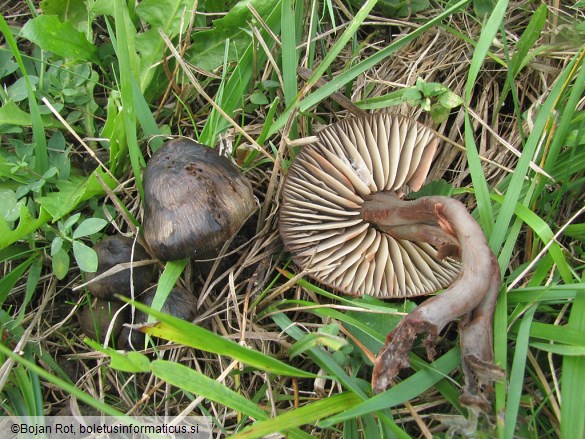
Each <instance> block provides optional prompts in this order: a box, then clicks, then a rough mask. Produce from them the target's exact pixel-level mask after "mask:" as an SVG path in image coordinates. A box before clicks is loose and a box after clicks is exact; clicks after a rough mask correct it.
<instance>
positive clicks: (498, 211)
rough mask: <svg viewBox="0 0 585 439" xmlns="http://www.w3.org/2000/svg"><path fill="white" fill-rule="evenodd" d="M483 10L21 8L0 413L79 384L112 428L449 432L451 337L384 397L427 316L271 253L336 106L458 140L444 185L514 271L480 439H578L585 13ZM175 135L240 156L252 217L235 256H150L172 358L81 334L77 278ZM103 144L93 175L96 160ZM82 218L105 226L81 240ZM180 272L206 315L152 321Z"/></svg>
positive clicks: (0, 69) (455, 409) (6, 85)
mask: <svg viewBox="0 0 585 439" xmlns="http://www.w3.org/2000/svg"><path fill="white" fill-rule="evenodd" d="M415 3H416V4H419V3H420V4H423V3H424V2H413V3H412V4H413V5H414V4H415ZM480 3H481V4H480ZM484 3H485V4H487V3H489V2H478V1H469V0H461V1H456V2H439V3H438V4H437V5H436V6H434V7H430V6H428V5H426V6H424V5H423V6H424V7H423V9H422V10H421V11H418V12H413V13H411V14H409V15H408V14H406V15H399V16H393V17H391V18H392V20H393V21H388V20H387V18H388V17H385V18H384V17H382V15H383V14H384V12H383V11H386V12H387V11H388V10H389V9H381V8H382V6H385V7H391V8H392V7H393V10H394V11H395V12H396V11H403V10H400V9H398V8H397V5H396V2H393V1H390V0H388V1H385V2H382V1H376V0H365V1H357V0H355V1H354V0H352V1H346V2H340V3H339V4H338V3H335V2H329V1H328V2H304V3H301V2H296V1H294V0H250V1H246V2H244V1H242V2H229V4H228V5H226V4H223V3H221V2H213V1H208V2H204V3H202V2H199V3H198V4H197V11H196V12H197V13H193V11H192V10H191V9H192V7H193V2H190V1H187V0H164V1H161V2H150V1H143V2H139V3H138V4H137V5H136V7H134V6H129V5H130V4H129V3H127V2H119V1H116V2H113V3H112V7H111V8H110V7H108V5H107V2H96V3H95V4H94V5H93V6H92V7H91V8H90V9H87V7H86V4H85V2H74V4H71V5H70V6H69V9H65V8H64V7H63V6H61V3H60V2H52V1H48V2H43V4H42V5H41V13H40V14H38V17H37V14H36V11H31V10H29V9H28V6H27V5H26V3H25V2H22V5H19V6H13V7H12V9H10V11H8V12H7V13H5V14H4V15H3V16H2V17H0V32H1V33H2V35H3V36H4V40H5V41H6V44H5V45H4V46H2V47H0V79H1V80H2V84H3V87H2V90H0V104H1V106H0V143H1V145H0V208H1V209H2V210H1V211H0V261H1V262H2V270H3V272H2V278H1V279H0V306H1V309H0V320H1V321H2V342H1V343H0V364H3V365H2V366H1V367H0V395H1V396H0V405H1V407H2V410H3V411H4V412H6V413H9V414H15V415H38V414H42V413H45V414H55V413H56V412H57V411H58V409H61V408H63V407H65V406H67V405H68V402H69V398H70V397H72V396H73V397H75V398H77V399H78V400H79V401H82V402H83V403H84V404H86V405H88V406H91V407H94V408H95V409H98V410H100V411H102V412H104V413H106V414H109V415H113V416H119V415H121V414H123V413H127V412H129V413H130V414H136V413H144V414H152V413H157V412H158V411H160V410H161V401H164V404H165V408H164V410H166V412H165V413H169V414H170V415H173V416H174V415H176V414H178V413H180V412H181V411H182V410H184V409H185V408H186V407H187V406H189V404H194V406H192V407H190V409H191V410H192V411H193V413H197V414H202V415H207V414H211V415H212V416H214V417H216V424H217V425H221V427H218V431H219V430H221V431H222V434H223V435H225V436H230V435H235V437H242V438H243V437H250V438H252V437H264V436H267V435H270V434H273V433H277V432H286V434H288V435H289V436H290V437H311V436H319V437H335V436H341V435H343V437H347V438H357V437H388V438H394V437H399V438H409V437H428V436H429V433H428V432H429V431H430V432H431V434H433V435H435V436H436V437H439V438H441V437H446V436H447V431H446V428H445V427H444V426H442V425H441V422H440V421H439V420H438V418H440V417H441V416H444V415H448V416H460V415H465V414H466V413H465V410H464V409H463V408H462V406H461V405H460V404H459V401H458V397H459V394H460V390H461V386H462V385H463V378H462V375H461V372H460V367H459V366H460V358H459V356H460V352H459V348H458V343H457V339H456V335H455V332H454V330H453V329H449V330H448V331H447V333H446V334H445V337H444V338H443V339H442V341H441V344H440V354H439V355H438V356H437V358H436V359H435V361H433V362H428V361H427V358H426V356H425V353H424V349H423V348H422V346H421V344H420V343H419V344H417V346H416V347H415V349H413V352H412V353H411V365H412V370H410V371H406V372H405V373H404V374H402V375H401V380H400V382H398V383H397V384H396V385H395V386H393V387H391V388H389V389H388V390H387V391H385V392H383V393H381V394H379V395H375V394H373V393H372V391H371V388H370V383H369V379H370V376H371V370H372V364H371V357H372V355H375V354H376V352H377V351H378V349H379V348H380V347H381V346H382V345H383V343H384V338H385V336H386V334H387V332H388V331H389V330H390V329H391V328H392V327H393V325H395V324H396V323H397V322H398V321H399V319H400V318H401V316H402V315H403V313H406V312H409V311H410V310H412V309H413V308H414V306H415V305H416V304H415V303H414V302H411V301H402V302H389V303H383V302H380V301H377V300H375V299H372V298H361V299H355V298H350V297H345V296H339V295H337V294H336V293H335V292H334V291H331V290H327V289H324V288H322V287H320V286H318V285H316V284H314V282H312V281H311V280H310V279H309V278H308V277H304V276H300V275H299V274H298V273H300V270H299V269H298V268H297V267H295V265H294V264H293V263H292V262H291V261H290V260H289V255H288V254H287V253H286V252H285V251H283V250H282V247H281V244H280V242H279V238H278V233H277V227H278V221H277V220H278V205H279V192H280V188H281V185H282V182H283V180H284V176H285V174H286V170H287V169H288V166H289V165H290V163H291V162H292V160H293V159H294V156H295V154H296V153H297V152H298V146H297V145H298V143H294V141H295V140H297V139H299V138H301V139H302V138H303V137H307V136H310V135H312V134H313V133H314V132H315V131H316V130H317V129H318V128H319V127H320V126H322V125H324V124H328V123H331V122H334V121H336V120H339V119H343V118H345V117H347V116H348V112H347V111H346V110H344V109H343V107H342V105H341V104H340V103H339V102H337V101H338V98H337V96H338V95H336V93H341V94H343V95H345V96H346V97H350V98H352V99H353V100H354V102H356V103H357V104H358V107H359V105H362V108H374V107H373V106H375V108H376V109H377V110H376V111H378V110H390V111H396V112H400V113H403V114H407V115H413V116H415V117H417V118H418V119H419V120H421V121H423V122H425V123H427V124H430V125H433V127H434V128H436V129H437V131H439V132H440V133H441V134H443V135H445V136H447V137H449V138H450V139H451V141H452V142H454V143H456V144H457V145H459V146H462V147H463V151H461V150H459V149H456V148H452V147H451V146H450V144H449V143H447V142H445V143H444V145H443V146H442V147H441V150H440V152H439V158H438V159H437V163H436V164H435V167H436V173H437V178H441V177H442V178H445V179H446V180H447V181H449V183H451V182H455V181H457V182H458V183H457V184H456V186H457V189H459V188H461V190H457V191H455V193H456V194H458V197H460V199H461V200H463V201H464V202H466V203H468V205H469V206H470V207H472V208H473V214H474V216H475V217H476V218H477V219H478V221H479V223H480V224H481V226H482V228H483V230H484V232H485V233H486V236H487V238H488V240H489V244H490V247H491V248H492V250H493V251H494V252H495V253H496V255H497V257H498V263H499V265H500V268H501V272H502V285H501V289H500V296H499V300H498V304H497V308H496V312H495V316H494V351H495V360H496V362H497V363H498V364H499V365H500V366H501V367H502V369H503V370H504V371H505V373H506V379H505V380H503V381H501V382H498V383H496V385H495V394H494V407H493V413H492V414H491V419H490V422H488V421H487V420H486V419H480V422H479V424H478V429H479V432H480V433H479V434H480V437H481V436H482V435H483V436H482V437H499V438H502V439H504V438H505V439H507V438H515V437H522V438H533V437H538V438H541V437H550V438H554V437H562V438H567V439H573V438H578V437H583V436H585V420H584V419H583V416H582V410H583V407H585V392H583V391H582V388H583V386H582V383H583V382H584V381H585V361H584V358H583V355H584V352H585V345H584V343H583V340H584V336H585V317H584V316H585V280H584V279H583V273H584V267H585V263H584V262H583V261H584V260H585V242H584V241H585V233H583V230H584V227H585V226H584V222H583V213H585V212H584V209H583V196H582V194H583V187H585V172H584V171H585V149H584V148H583V145H584V144H585V112H584V108H583V94H584V91H585V68H583V64H584V57H585V46H584V44H583V41H585V32H584V31H583V28H584V27H583V26H584V23H585V12H584V11H583V8H582V7H581V8H579V7H578V6H577V7H572V6H570V5H566V7H567V8H568V9H567V11H566V13H565V12H559V11H557V10H556V9H554V8H552V7H549V6H548V5H547V4H540V3H539V4H536V3H534V2H529V1H528V2H523V3H519V4H517V3H514V4H512V3H511V2H508V1H506V0H499V1H496V2H493V4H491V6H490V13H489V15H488V16H481V15H476V11H477V10H479V9H478V8H480V6H482V5H484ZM484 6H485V5H484ZM403 12H404V11H403ZM569 12H570V13H569ZM217 13H220V15H214V14H217ZM35 17H36V18H35ZM47 29H49V30H50V29H57V30H58V32H56V33H55V34H54V35H52V37H51V36H50V32H49V31H48V30H47ZM575 41H577V42H579V41H580V43H575ZM299 68H307V69H310V73H309V78H308V80H303V79H302V77H301V76H300V75H299V74H298V69H299ZM419 78H420V80H419V81H418V82H417V79H419ZM320 80H325V81H326V82H325V83H324V84H322V85H320V86H316V84H317V82H318V81H320ZM421 84H438V86H439V87H438V88H437V90H439V89H440V90H441V92H443V93H446V92H448V93H453V96H455V95H457V96H458V97H460V98H461V102H463V104H462V106H457V105H456V104H455V107H454V108H451V107H449V108H448V111H450V117H449V118H448V119H447V121H446V122H437V123H434V122H433V117H431V115H430V114H429V113H428V112H426V111H424V110H423V108H426V106H427V105H428V104H430V103H435V104H436V102H437V101H439V100H438V98H437V96H433V92H432V89H431V88H429V89H428V90H430V92H429V95H424V93H422V94H421V93H419V94H418V95H417V96H418V98H417V99H410V98H408V96H410V95H409V93H411V92H413V91H417V90H418V91H420V90H419V89H422V88H421V87H423V85H421ZM443 84H444V85H443ZM457 102H459V101H457ZM47 103H50V106H49V105H47ZM360 103H361V104H360ZM51 107H52V108H51ZM445 108H446V107H445ZM445 108H443V109H442V110H445ZM57 113H58V114H57ZM477 119H481V120H482V121H483V123H484V124H486V125H487V126H489V127H490V128H491V129H492V130H493V131H494V132H495V133H496V134H497V135H498V137H500V138H502V139H504V141H505V142H507V143H509V144H510V145H512V146H513V147H514V148H515V149H517V150H518V151H520V153H521V154H520V156H519V157H516V155H514V153H512V152H510V151H508V150H507V149H506V145H505V144H503V143H501V142H499V141H498V139H497V138H496V136H493V135H492V134H491V133H490V131H489V130H486V129H485V128H484V127H483V126H482V125H481V124H479V123H478V120H477ZM163 134H172V135H185V136H188V137H193V138H195V139H197V140H198V141H199V142H202V143H205V144H208V145H210V146H215V145H216V144H217V143H218V142H219V141H220V140H221V142H222V143H223V144H226V145H231V146H232V148H233V150H232V155H233V156H234V158H236V157H237V158H238V164H239V165H240V166H241V167H242V168H243V171H244V172H245V173H246V175H247V176H248V177H249V178H250V179H251V180H252V182H253V185H254V188H255V193H256V195H257V196H258V198H259V203H260V207H259V210H260V213H259V215H258V219H257V223H256V224H253V225H252V226H250V227H249V229H250V230H253V231H255V232H256V234H254V232H250V230H243V231H242V241H241V242H238V243H237V245H236V244H234V246H233V247H232V248H231V252H232V253H231V255H230V256H229V258H231V259H229V261H230V263H229V264H227V265H226V264H223V265H222V264H221V263H218V264H216V265H214V266H213V268H211V269H209V268H208V267H206V268H204V269H200V268H199V266H198V264H195V263H193V262H189V261H186V260H185V261H174V262H168V263H166V264H158V265H157V267H156V270H157V272H158V274H159V278H158V288H157V297H156V299H155V300H154V302H153V308H154V309H155V311H152V317H151V318H152V319H157V320H160V321H161V322H162V323H160V324H158V325H157V326H154V327H152V328H150V329H149V330H148V332H150V333H151V335H152V336H156V337H159V338H160V339H165V340H172V341H173V342H174V343H175V344H172V345H168V346H166V345H164V344H163V342H162V341H160V340H159V342H158V345H157V344H156V343H155V344H150V345H149V347H148V349H147V350H145V351H144V352H142V353H131V354H130V355H122V354H120V353H116V352H115V351H113V350H111V348H107V347H104V346H101V347H100V345H99V344H96V342H95V341H93V342H87V343H86V342H84V341H83V340H84V337H83V334H80V333H79V325H78V323H77V319H76V317H75V316H76V314H77V313H78V311H79V309H80V308H81V307H82V306H84V305H85V303H86V302H87V298H86V296H85V294H84V289H83V288H81V292H82V294H80V293H79V292H78V290H77V289H76V290H73V288H74V287H78V286H80V285H82V284H83V282H84V279H85V273H84V272H83V271H82V270H81V268H85V269H87V266H88V265H89V264H88V263H87V262H88V261H90V260H92V258H93V254H92V253H91V250H89V248H90V247H91V246H92V245H93V244H94V243H95V242H97V241H98V240H99V239H101V237H102V236H104V234H108V235H109V234H114V233H117V232H118V231H121V232H125V233H128V234H132V233H135V232H136V227H140V221H141V218H142V207H141V200H142V197H143V188H142V172H143V169H144V167H145V164H146V162H147V161H148V157H149V156H150V155H151V153H152V152H153V151H155V150H156V149H158V148H159V147H160V146H161V145H162V143H163V142H164V140H165V139H164V137H163ZM291 142H293V143H291ZM88 151H89V152H88ZM90 153H91V155H97V156H98V157H100V161H101V162H102V165H100V166H98V167H97V168H94V169H92V168H89V170H87V167H86V168H85V170H84V166H86V165H87V164H88V161H89V160H88V159H86V158H85V157H88V156H89V155H90ZM482 157H487V158H488V159H489V161H485V160H483V158H482ZM493 162H495V163H497V164H499V165H501V167H499V166H493V165H492V164H490V163H493ZM535 165H536V166H535ZM539 168H540V169H542V170H543V171H544V172H540V171H538V169H539ZM502 169H507V170H502ZM508 170H509V171H508ZM547 175H548V176H551V177H552V179H551V178H549V177H548V176H547ZM94 218H99V221H95V220H93V219H94ZM88 219H89V220H90V221H89V222H86V221H87V220H88ZM94 223H95V224H99V225H103V224H105V223H107V227H106V228H105V229H103V230H102V229H101V228H99V229H98V228H97V227H96V229H95V230H93V229H92V230H91V233H82V232H81V231H79V230H78V228H80V227H81V229H83V227H85V226H83V225H84V224H85V225H86V226H87V225H88V224H90V225H91V224H94ZM76 249H77V251H76ZM80 249H81V250H83V251H81V250H80ZM86 249H87V250H86ZM76 258H77V259H76ZM176 284H181V285H183V286H187V287H189V288H190V289H192V290H193V291H194V292H195V293H196V294H200V295H201V297H202V299H201V300H200V302H201V303H200V308H199V310H198V316H197V318H196V319H195V322H194V323H186V322H183V321H178V320H176V319H175V320H173V319H169V318H167V317H164V316H162V315H160V314H157V311H156V309H160V306H161V305H162V303H163V301H164V299H165V297H166V296H167V295H168V293H169V291H170V290H171V289H172V288H173V287H174V286H175V285H176ZM17 347H18V350H17ZM100 351H101V352H100ZM64 358H67V359H68V360H67V361H64V360H63V359H64ZM71 365H74V366H76V367H79V370H78V371H77V372H71V371H70V370H69V367H70V366H71ZM65 369H67V372H66V371H65ZM69 375H71V376H72V377H73V378H69ZM49 389H50V390H49ZM89 395H99V396H89ZM143 395H148V397H147V398H145V399H141V398H142V397H143ZM136 401H139V402H138V403H137V405H136V406H134V404H135V403H136ZM131 402H132V403H131ZM195 402H197V404H195ZM435 415H439V416H437V417H435ZM443 419H445V418H443ZM450 419H454V418H450Z"/></svg>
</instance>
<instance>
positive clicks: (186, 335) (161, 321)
mask: <svg viewBox="0 0 585 439" xmlns="http://www.w3.org/2000/svg"><path fill="white" fill-rule="evenodd" d="M132 303H133V305H134V306H136V308H137V309H139V310H140V311H142V312H144V313H148V314H151V315H153V316H154V317H155V318H156V319H157V320H158V323H155V324H153V325H149V326H146V327H145V328H144V332H145V333H146V334H149V335H153V336H155V337H161V338H164V339H166V340H172V341H174V342H176V343H181V344H184V345H187V346H191V347H193V348H195V349H201V350H203V351H207V352H212V353H214V354H219V355H225V356H229V357H232V358H234V359H235V360H238V361H241V362H242V363H246V364H249V365H250V366H253V367H256V368H258V369H261V370H265V371H268V372H272V373H275V374H280V375H286V376H297V377H305V378H312V377H314V374H312V373H308V372H305V371H302V370H300V369H297V368H296V367H293V366H290V365H288V364H286V363H283V362H282V361H280V360H277V359H276V358H273V357H270V356H268V355H265V354H262V353H260V352H258V351H254V350H252V349H250V348H247V347H244V346H241V345H239V344H238V343H236V342H233V341H231V340H228V339H225V338H223V337H222V336H220V335H217V334H215V333H213V332H211V331H208V330H207V329H204V328H201V327H200V326H197V325H194V324H192V323H189V322H186V321H184V320H181V319H179V318H176V317H173V316H170V315H168V314H164V313H161V312H159V311H156V310H154V309H152V308H149V307H148V306H146V305H143V304H141V303H138V302H132Z"/></svg>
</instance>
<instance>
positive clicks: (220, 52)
mask: <svg viewBox="0 0 585 439" xmlns="http://www.w3.org/2000/svg"><path fill="white" fill-rule="evenodd" d="M248 5H250V6H253V7H254V9H256V11H258V14H259V15H260V17H268V16H269V15H270V14H271V13H272V12H273V11H274V10H275V9H277V8H278V7H280V0H241V1H239V2H238V3H236V4H235V5H234V6H233V7H232V8H231V9H230V11H229V12H228V13H227V14H226V15H225V16H224V17H222V18H220V19H218V20H215V21H214V22H213V29H211V30H208V31H202V32H197V33H195V34H194V35H193V45H192V46H191V48H190V49H189V50H188V51H187V54H186V58H187V59H188V60H189V62H190V63H192V64H194V65H196V66H198V67H201V68H203V69H206V70H213V69H215V68H216V67H218V66H220V65H221V64H222V63H223V57H224V47H225V41H226V40H229V41H230V60H233V59H235V56H236V55H237V54H238V53H243V52H244V50H245V48H246V46H247V45H248V44H249V43H250V41H251V36H250V34H249V33H247V32H246V31H245V29H248V27H249V25H248V22H250V21H253V20H255V19H254V17H253V15H252V12H250V9H249V8H248Z"/></svg>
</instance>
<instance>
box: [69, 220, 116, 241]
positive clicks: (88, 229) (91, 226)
mask: <svg viewBox="0 0 585 439" xmlns="http://www.w3.org/2000/svg"><path fill="white" fill-rule="evenodd" d="M107 224H108V222H107V221H106V220H105V219H102V218H88V219H86V220H85V221H83V222H82V223H81V224H80V225H79V226H78V227H77V228H76V229H75V232H73V239H77V238H81V237H83V236H90V235H93V234H94V233H97V232H99V231H100V230H102V229H103V228H104V227H106V225H107Z"/></svg>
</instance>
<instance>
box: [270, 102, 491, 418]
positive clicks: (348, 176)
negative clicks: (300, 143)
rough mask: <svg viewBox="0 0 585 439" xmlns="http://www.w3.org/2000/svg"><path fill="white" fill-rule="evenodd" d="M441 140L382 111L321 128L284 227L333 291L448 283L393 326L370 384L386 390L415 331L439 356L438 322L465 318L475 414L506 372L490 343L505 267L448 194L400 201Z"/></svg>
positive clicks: (375, 291)
mask: <svg viewBox="0 0 585 439" xmlns="http://www.w3.org/2000/svg"><path fill="white" fill-rule="evenodd" d="M437 145H438V139H437V137H436V136H435V134H434V132H433V131H432V130H431V129H429V128H427V127H425V126H423V125H420V124H419V123H417V122H415V121H413V120H412V119H409V118H406V117H402V116H398V115H391V114H387V113H377V114H371V115H367V116H364V117H358V118H350V119H346V120H343V121H341V122H339V123H336V124H333V125H330V126H328V127H326V128H325V129H323V130H322V131H320V132H319V133H318V135H317V140H315V141H314V142H312V143H310V144H308V145H305V146H304V147H303V148H302V149H301V151H300V152H299V154H298V155H297V157H296V159H295V160H294V162H293V163H292V165H291V166H290V168H289V172H288V175H287V178H286V181H285V183H284V186H283V190H282V205H281V213H280V225H279V228H280V234H281V237H282V239H283V242H284V244H285V246H286V247H287V249H288V250H289V251H290V252H291V253H292V258H293V261H294V262H295V263H296V264H297V265H298V266H300V267H302V268H303V269H305V270H306V272H307V274H308V275H309V276H311V277H312V278H314V279H315V280H317V281H318V282H320V283H323V284H325V285H328V286H330V287H331V288H333V289H335V290H337V291H340V292H343V293H347V294H351V295H356V296H361V295H363V294H369V295H372V296H376V297H379V298H383V299H392V298H401V297H412V296H420V295H426V294H430V293H433V292H435V291H437V290H440V289H442V288H446V290H445V291H444V292H443V293H442V294H440V295H437V296H434V297H432V298H430V299H428V300H426V301H424V302H423V303H422V304H421V305H419V306H418V307H417V308H416V309H415V310H414V311H413V312H412V313H410V314H409V315H408V316H406V317H405V318H404V319H403V320H402V321H401V322H400V323H399V324H398V325H397V326H396V327H395V328H394V330H393V331H392V332H390V334H389V335H388V337H387V339H386V343H385V345H384V346H383V348H382V349H381V350H380V352H379V353H378V355H377V358H376V361H375V364H374V372H373V377H372V387H373V389H374V390H375V391H376V392H380V391H383V390H384V389H386V387H387V386H388V385H389V384H390V383H391V382H392V381H393V380H394V378H395V377H396V375H397V374H398V372H399V370H400V369H402V368H404V367H407V366H408V365H409V358H408V353H409V350H410V349H411V347H412V344H413V343H414V341H415V338H416V336H417V334H419V333H428V336H427V338H426V340H425V346H426V350H427V355H428V356H429V358H431V359H432V358H433V357H434V354H435V351H434V345H435V342H436V340H437V338H438V335H439V333H440V332H441V330H442V329H443V328H444V327H445V325H446V324H447V323H449V322H450V321H452V320H454V319H456V318H458V317H461V316H463V317H464V318H463V319H462V320H461V323H460V334H461V337H460V338H461V345H462V360H463V361H462V364H463V371H464V373H465V380H466V386H465V389H464V392H463V395H462V403H464V404H465V405H467V406H468V407H471V408H473V409H474V410H476V411H475V412H476V413H477V410H483V411H485V410H487V409H488V408H489V406H490V404H489V395H490V393H491V391H492V382H493V380H494V379H495V378H497V377H499V374H500V369H499V368H498V367H497V366H496V365H495V364H494V363H493V347H492V316H493V311H494V307H495V301H496V299H497V294H498V289H499V284H500V271H499V268H498V264H497V260H496V258H495V256H494V254H493V253H492V252H491V250H490V248H489V247H488V245H487V241H486V239H485V236H484V234H483V232H482V229H481V227H480V226H479V225H478V224H477V222H476V221H475V220H474V219H473V217H472V216H471V215H470V214H469V212H468V211H467V209H466V207H465V206H464V205H463V204H462V203H460V202H459V201H457V200H454V199H451V198H448V197H443V196H429V197H421V198H418V199H416V200H413V201H406V200H405V199H404V197H405V195H407V194H408V193H410V192H412V191H417V190H418V189H419V188H420V187H421V186H422V184H423V182H424V180H425V178H426V176H427V174H428V171H429V168H430V166H431V162H432V159H433V156H434V154H435V151H436V148H437Z"/></svg>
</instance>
